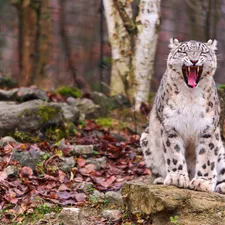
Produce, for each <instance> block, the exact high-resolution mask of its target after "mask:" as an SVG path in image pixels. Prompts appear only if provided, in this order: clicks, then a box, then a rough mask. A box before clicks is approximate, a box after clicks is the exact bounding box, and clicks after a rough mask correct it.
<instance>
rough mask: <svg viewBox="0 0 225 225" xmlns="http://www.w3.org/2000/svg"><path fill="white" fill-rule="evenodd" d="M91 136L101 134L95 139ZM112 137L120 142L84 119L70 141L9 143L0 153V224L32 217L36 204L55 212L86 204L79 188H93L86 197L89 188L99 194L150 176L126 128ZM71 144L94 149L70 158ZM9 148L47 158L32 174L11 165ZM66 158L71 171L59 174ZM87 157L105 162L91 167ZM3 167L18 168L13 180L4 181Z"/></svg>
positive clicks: (137, 136)
mask: <svg viewBox="0 0 225 225" xmlns="http://www.w3.org/2000/svg"><path fill="white" fill-rule="evenodd" d="M96 131H97V132H99V133H101V135H95V132H96ZM114 132H119V133H120V135H121V136H122V137H123V141H118V140H116V138H115V137H114V136H112V135H111V133H110V132H109V130H108V129H104V128H103V127H102V126H100V125H98V124H97V123H96V122H95V121H92V120H88V121H86V122H85V123H84V124H83V126H80V129H79V132H77V135H76V136H75V137H70V138H68V139H67V140H63V141H61V142H59V143H58V144H52V143H48V142H41V143H38V144H30V143H25V144H15V143H8V144H7V145H5V146H4V147H3V148H1V149H0V156H1V161H0V210H1V214H0V217H1V218H0V219H1V223H2V224H13V223H15V224H17V223H18V222H22V221H23V220H24V218H25V217H24V215H29V213H31V214H32V212H34V211H35V208H36V207H37V205H43V202H46V201H47V202H49V203H51V204H53V205H55V206H60V207H65V206H66V207H70V206H73V207H83V206H85V205H87V204H89V201H88V195H89V194H88V192H87V191H84V190H83V184H84V183H88V184H92V186H91V188H90V192H91V191H92V190H94V189H96V190H99V191H101V192H106V191H118V190H120V188H121V187H122V185H123V184H124V183H125V182H127V181H130V180H133V179H136V178H141V177H143V176H146V175H149V174H150V171H149V170H148V169H147V168H146V167H145V165H144V161H143V156H142V153H141V151H140V149H139V138H140V136H139V135H137V134H131V132H129V131H128V130H127V129H123V131H116V130H114ZM62 143H63V147H62ZM74 145H93V146H94V151H93V154H92V155H89V156H87V155H73V154H72V147H73V146H74ZM14 149H17V150H19V151H21V152H22V151H30V152H31V153H32V151H43V152H45V153H46V154H45V156H44V157H43V160H42V161H41V162H39V163H38V164H37V166H36V168H35V169H31V168H30V167H27V166H21V165H20V164H19V163H18V162H17V161H13V160H11V157H12V153H13V150H14ZM71 156H73V157H74V158H75V162H76V163H75V166H74V167H73V168H72V169H71V170H70V171H68V172H63V171H62V170H60V169H59V163H60V162H61V158H62V157H71ZM90 158H91V159H100V160H101V159H104V163H100V164H99V165H96V163H93V162H92V161H91V160H89V159H90ZM8 166H16V167H17V168H18V173H17V175H16V176H8V174H7V173H6V168H7V167H8ZM99 221H100V220H99ZM104 221H105V220H104V219H102V224H108V223H104ZM93 224H94V223H93ZM99 224H100V223H99Z"/></svg>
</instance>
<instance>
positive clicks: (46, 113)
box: [37, 106, 60, 123]
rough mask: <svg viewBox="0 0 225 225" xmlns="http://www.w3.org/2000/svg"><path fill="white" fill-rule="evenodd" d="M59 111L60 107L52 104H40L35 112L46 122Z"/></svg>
mask: <svg viewBox="0 0 225 225" xmlns="http://www.w3.org/2000/svg"><path fill="white" fill-rule="evenodd" d="M59 112H60V109H57V108H55V107H52V106H40V108H39V111H38V112H37V113H38V115H39V116H40V117H41V118H42V122H43V123H46V122H47V121H49V120H52V119H53V118H54V117H55V116H56V115H57V114H58V113H59Z"/></svg>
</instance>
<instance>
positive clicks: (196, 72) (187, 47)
mask: <svg viewBox="0 0 225 225" xmlns="http://www.w3.org/2000/svg"><path fill="white" fill-rule="evenodd" d="M216 46H217V41H216V40H214V41H212V40H209V41H208V42H207V43H203V42H199V41H186V42H179V41H178V40H177V39H173V38H172V39H170V44H169V47H170V48H171V51H170V54H169V56H168V60H167V68H168V70H171V71H173V73H171V74H173V76H174V78H175V79H183V80H184V82H185V84H186V85H187V86H188V87H190V88H196V87H197V86H198V84H200V83H201V82H202V80H204V79H211V78H212V76H213V75H214V73H215V71H216V67H217V58H216V54H215V51H216V49H217V47H216Z"/></svg>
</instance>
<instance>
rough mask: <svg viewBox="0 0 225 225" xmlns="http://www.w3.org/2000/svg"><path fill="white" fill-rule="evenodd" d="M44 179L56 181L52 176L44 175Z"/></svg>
mask: <svg viewBox="0 0 225 225" xmlns="http://www.w3.org/2000/svg"><path fill="white" fill-rule="evenodd" d="M44 179H45V180H54V181H57V178H55V177H53V176H50V175H48V174H45V175H44Z"/></svg>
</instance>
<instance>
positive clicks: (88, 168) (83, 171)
mask: <svg viewBox="0 0 225 225" xmlns="http://www.w3.org/2000/svg"><path fill="white" fill-rule="evenodd" d="M96 169H97V167H96V165H94V164H88V165H86V166H85V167H84V168H81V169H79V172H80V173H81V174H82V175H89V174H90V173H92V172H93V171H95V170H96Z"/></svg>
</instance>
